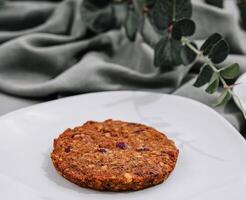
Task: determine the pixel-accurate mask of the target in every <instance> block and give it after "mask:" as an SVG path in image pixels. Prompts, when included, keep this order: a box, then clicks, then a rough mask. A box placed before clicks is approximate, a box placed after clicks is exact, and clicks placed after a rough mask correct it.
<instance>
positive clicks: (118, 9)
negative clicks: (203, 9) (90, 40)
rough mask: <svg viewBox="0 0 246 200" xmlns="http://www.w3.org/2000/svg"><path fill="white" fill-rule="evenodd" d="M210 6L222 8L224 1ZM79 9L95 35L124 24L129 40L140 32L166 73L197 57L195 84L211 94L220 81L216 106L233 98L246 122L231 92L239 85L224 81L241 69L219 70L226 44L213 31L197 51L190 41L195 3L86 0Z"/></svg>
mask: <svg viewBox="0 0 246 200" xmlns="http://www.w3.org/2000/svg"><path fill="white" fill-rule="evenodd" d="M206 2H208V3H212V4H213V5H218V6H220V7H221V5H222V3H223V0H216V1H212V0H206ZM245 2H246V0H238V5H240V8H241V11H242V12H241V14H243V15H242V18H243V16H244V17H245V16H246V15H244V13H245V12H244V8H246V3H245ZM244 6H245V7H244ZM81 9H82V10H81V11H82V17H83V19H84V21H85V23H86V24H87V26H88V27H89V28H90V29H91V30H93V31H94V32H97V33H100V32H105V31H108V30H111V29H116V28H120V27H122V26H123V27H124V29H125V32H126V36H127V37H128V39H129V40H130V41H135V39H136V36H137V34H141V36H142V38H143V40H144V41H145V42H146V43H147V44H148V45H150V46H151V47H152V48H154V64H155V66H156V67H160V68H162V69H164V70H163V71H168V70H173V69H174V68H175V67H177V66H180V65H188V64H191V63H193V62H194V61H195V59H196V58H197V57H199V58H200V59H202V60H203V61H204V63H205V64H204V66H203V67H202V68H201V71H200V73H199V75H198V77H197V80H196V82H195V83H194V86H195V87H201V86H203V85H206V84H207V88H206V90H205V91H206V92H207V93H209V94H213V93H214V92H216V91H217V89H218V87H219V84H220V83H221V84H222V86H223V92H222V93H221V96H220V97H219V98H218V99H217V102H216V104H215V106H222V105H225V104H226V103H227V102H228V101H229V100H230V99H231V97H234V100H235V101H237V103H238V106H239V108H240V110H241V111H242V113H243V116H244V118H245V119H246V113H245V110H244V108H243V105H242V103H241V101H240V99H239V97H238V96H237V95H236V94H235V93H234V92H233V90H232V88H233V86H235V84H234V85H228V84H227V82H226V80H233V79H235V78H236V77H237V76H238V75H239V72H240V67H239V65H238V64H232V65H230V66H226V67H223V68H220V69H219V68H217V67H216V65H217V64H219V63H221V62H223V61H224V60H225V59H226V57H227V56H228V55H229V45H228V44H227V42H226V41H225V40H224V39H223V37H222V36H221V35H220V34H218V33H215V34H212V35H211V36H210V37H209V38H208V39H207V40H206V41H205V42H204V44H203V45H202V47H201V48H200V49H198V48H197V47H196V45H195V43H194V42H192V41H190V40H189V39H188V38H187V37H190V36H192V35H193V34H194V33H195V29H196V26H195V22H194V21H193V20H192V19H191V16H192V3H191V0H100V1H99V0H84V1H83V4H82V8H81ZM245 19H246V17H245ZM245 21H246V20H245Z"/></svg>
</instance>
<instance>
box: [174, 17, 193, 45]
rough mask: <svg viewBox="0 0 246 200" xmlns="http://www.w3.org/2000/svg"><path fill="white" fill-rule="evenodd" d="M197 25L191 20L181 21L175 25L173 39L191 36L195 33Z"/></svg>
mask: <svg viewBox="0 0 246 200" xmlns="http://www.w3.org/2000/svg"><path fill="white" fill-rule="evenodd" d="M195 29H196V25H195V23H194V22H193V21H192V20H191V19H181V20H179V21H177V22H174V24H173V37H174V38H175V39H178V40H179V39H180V38H181V37H182V36H191V35H193V34H194V33H195Z"/></svg>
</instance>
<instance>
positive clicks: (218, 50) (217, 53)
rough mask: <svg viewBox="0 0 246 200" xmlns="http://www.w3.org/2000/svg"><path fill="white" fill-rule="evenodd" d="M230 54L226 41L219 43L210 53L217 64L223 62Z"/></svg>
mask: <svg viewBox="0 0 246 200" xmlns="http://www.w3.org/2000/svg"><path fill="white" fill-rule="evenodd" d="M228 54H229V46H228V44H227V42H226V41H225V40H220V41H219V42H217V43H216V44H215V45H214V46H213V48H212V49H211V51H210V52H209V56H208V57H209V58H210V59H211V61H212V62H213V63H215V64H218V63H221V62H223V61H224V60H225V59H226V57H227V56H228Z"/></svg>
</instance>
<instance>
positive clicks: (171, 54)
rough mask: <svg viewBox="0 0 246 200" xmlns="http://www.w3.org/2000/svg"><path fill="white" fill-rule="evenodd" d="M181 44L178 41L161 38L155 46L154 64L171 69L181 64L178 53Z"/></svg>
mask: <svg viewBox="0 0 246 200" xmlns="http://www.w3.org/2000/svg"><path fill="white" fill-rule="evenodd" d="M181 48H182V44H181V42H180V41H179V40H174V39H172V38H168V37H165V38H162V39H161V40H160V41H159V42H158V43H157V45H156V46H155V58H154V63H155V65H156V66H160V67H173V66H177V65H180V64H181V63H182V61H181V57H180V52H181Z"/></svg>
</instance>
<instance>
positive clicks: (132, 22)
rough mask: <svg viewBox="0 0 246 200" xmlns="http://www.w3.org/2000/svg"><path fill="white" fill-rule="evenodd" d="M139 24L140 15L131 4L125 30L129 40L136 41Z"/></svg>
mask: <svg viewBox="0 0 246 200" xmlns="http://www.w3.org/2000/svg"><path fill="white" fill-rule="evenodd" d="M138 26H139V17H138V14H137V12H136V10H135V9H134V7H133V6H132V5H130V6H129V8H128V12H127V17H126V22H125V30H126V34H127V36H128V38H129V40H131V41H134V40H135V38H136V35H137V33H138Z"/></svg>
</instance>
